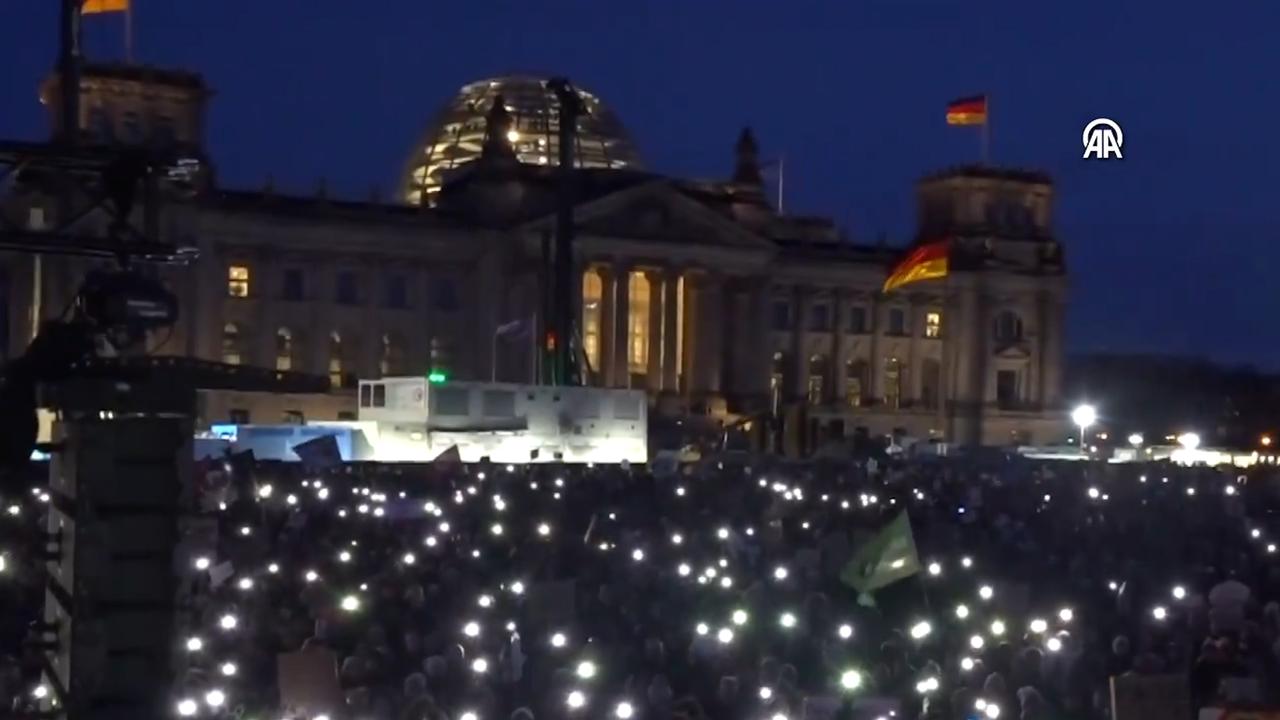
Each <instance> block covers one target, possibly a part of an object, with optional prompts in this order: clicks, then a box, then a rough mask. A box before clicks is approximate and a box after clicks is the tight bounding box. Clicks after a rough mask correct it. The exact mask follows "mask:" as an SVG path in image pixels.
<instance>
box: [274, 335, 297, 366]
mask: <svg viewBox="0 0 1280 720" xmlns="http://www.w3.org/2000/svg"><path fill="white" fill-rule="evenodd" d="M276 369H277V370H283V371H287V370H292V369H293V331H292V330H290V329H289V328H283V327H282V328H280V329H279V330H276Z"/></svg>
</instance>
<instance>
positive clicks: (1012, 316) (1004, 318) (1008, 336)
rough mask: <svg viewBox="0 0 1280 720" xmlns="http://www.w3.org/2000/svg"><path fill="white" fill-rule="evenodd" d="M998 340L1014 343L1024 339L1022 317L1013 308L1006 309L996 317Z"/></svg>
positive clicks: (996, 335) (995, 329)
mask: <svg viewBox="0 0 1280 720" xmlns="http://www.w3.org/2000/svg"><path fill="white" fill-rule="evenodd" d="M994 331H995V337H996V342H1001V343H1012V342H1018V341H1019V340H1021V339H1022V318H1020V317H1018V314H1017V313H1015V312H1013V311H1011V310H1004V311H1002V312H1001V313H1000V314H999V315H996V319H995V328H994Z"/></svg>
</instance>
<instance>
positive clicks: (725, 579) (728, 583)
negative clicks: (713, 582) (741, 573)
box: [720, 575, 733, 590]
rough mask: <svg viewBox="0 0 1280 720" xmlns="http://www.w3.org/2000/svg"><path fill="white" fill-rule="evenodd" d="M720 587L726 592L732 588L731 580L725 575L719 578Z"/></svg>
mask: <svg viewBox="0 0 1280 720" xmlns="http://www.w3.org/2000/svg"><path fill="white" fill-rule="evenodd" d="M720 587H722V588H724V589H725V590H728V589H729V588H731V587H733V578H731V577H729V576H728V575H725V576H724V577H722V578H720Z"/></svg>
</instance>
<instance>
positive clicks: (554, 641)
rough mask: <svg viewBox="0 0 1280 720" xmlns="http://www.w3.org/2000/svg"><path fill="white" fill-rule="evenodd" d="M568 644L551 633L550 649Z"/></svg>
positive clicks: (560, 637) (559, 635) (563, 637)
mask: <svg viewBox="0 0 1280 720" xmlns="http://www.w3.org/2000/svg"><path fill="white" fill-rule="evenodd" d="M477 632H479V629H478V628H477ZM703 634H705V633H703ZM568 643H569V638H567V637H565V634H564V633H562V632H558V633H553V634H552V635H551V647H553V648H562V647H564V646H565V645H567V644H568Z"/></svg>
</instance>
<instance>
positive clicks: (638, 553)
mask: <svg viewBox="0 0 1280 720" xmlns="http://www.w3.org/2000/svg"><path fill="white" fill-rule="evenodd" d="M631 559H632V560H633V561H635V562H640V561H641V560H644V550H641V549H640V548H636V549H635V550H632V551H631Z"/></svg>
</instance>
